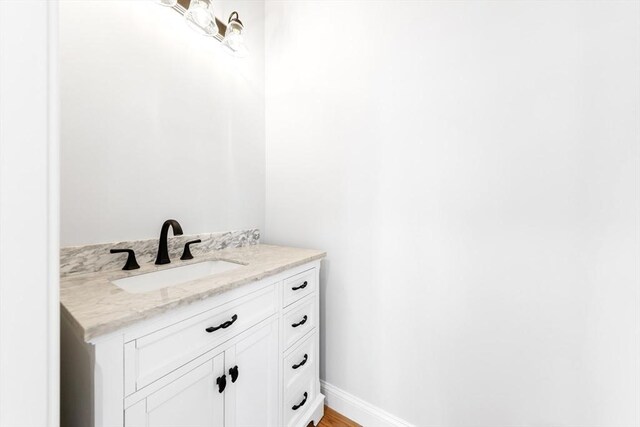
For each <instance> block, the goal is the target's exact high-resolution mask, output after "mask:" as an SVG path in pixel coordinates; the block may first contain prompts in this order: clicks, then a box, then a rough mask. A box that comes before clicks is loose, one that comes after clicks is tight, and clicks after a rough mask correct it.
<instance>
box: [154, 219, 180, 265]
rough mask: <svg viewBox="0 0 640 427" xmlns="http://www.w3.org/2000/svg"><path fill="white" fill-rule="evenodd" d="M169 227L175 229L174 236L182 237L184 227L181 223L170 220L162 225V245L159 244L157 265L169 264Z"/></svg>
mask: <svg viewBox="0 0 640 427" xmlns="http://www.w3.org/2000/svg"><path fill="white" fill-rule="evenodd" d="M169 227H171V228H172V229H173V235H174V236H182V227H181V226H180V223H179V222H178V221H176V220H175V219H168V220H166V221H165V222H164V224H162V230H160V243H159V244H158V256H157V257H156V264H158V265H161V264H169V263H170V262H171V260H170V259H169V247H168V242H167V235H168V234H169Z"/></svg>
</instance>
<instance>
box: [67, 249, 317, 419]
mask: <svg viewBox="0 0 640 427" xmlns="http://www.w3.org/2000/svg"><path fill="white" fill-rule="evenodd" d="M323 256H324V253H323V252H320V251H314V250H307V249H296V248H287V247H278V246H269V245H260V244H256V245H248V246H243V247H235V248H228V249H224V250H217V251H211V252H208V253H205V254H200V256H196V257H195V258H194V259H193V260H189V261H184V262H183V261H179V260H176V261H173V262H172V264H169V265H162V266H156V265H152V264H146V265H143V267H142V268H141V269H139V270H134V271H118V270H116V271H113V270H107V271H97V272H79V273H74V274H68V275H66V276H64V277H63V278H62V281H61V302H62V313H63V314H62V334H61V338H62V355H61V359H62V369H61V371H62V379H61V389H62V425H64V426H75V427H87V426H95V427H107V426H108V427H111V426H118V427H140V426H146V427H161V426H172V427H176V426H215V427H218V426H224V427H236V426H237V427H240V426H274V427H275V426H287V427H303V426H306V425H308V423H309V422H314V423H315V424H317V423H318V421H319V420H320V418H321V417H322V415H323V402H324V396H323V395H322V394H321V393H320V384H319V364H318V281H319V269H320V260H321V258H322V257H323ZM216 262H223V263H225V264H224V268H223V271H216V270H215V268H218V267H215V266H216V265H223V264H216ZM204 263H206V265H205V264H204ZM227 263H232V264H234V265H232V266H228V265H227ZM182 267H188V268H187V269H185V270H184V271H185V273H184V274H185V276H184V277H187V278H188V281H187V282H184V283H178V284H176V285H171V284H169V285H167V283H171V280H174V281H177V282H179V281H180V280H181V278H180V275H181V274H183V273H180V270H179V269H180V268H182ZM210 268H213V270H207V269H210ZM171 269H174V270H173V271H171ZM187 271H188V273H187ZM164 272H169V273H164ZM194 272H198V273H197V274H196V273H194ZM158 273H161V274H160V275H158ZM208 273H211V274H208ZM194 274H196V276H194ZM170 275H174V276H176V277H177V279H176V278H175V277H173V279H172V278H171V277H169V279H167V277H168V276H170ZM156 277H157V278H158V280H160V281H163V282H162V284H161V285H160V286H159V288H158V289H155V288H154V286H153V283H154V280H155V279H154V278H156ZM194 277H195V278H194ZM127 279H132V280H127ZM136 286H142V288H137V287H136ZM141 289H142V290H141Z"/></svg>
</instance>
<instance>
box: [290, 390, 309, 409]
mask: <svg viewBox="0 0 640 427" xmlns="http://www.w3.org/2000/svg"><path fill="white" fill-rule="evenodd" d="M307 396H308V395H307V392H306V391H305V392H304V399H302V402H300V403H298V404H297V405H293V406H292V407H291V409H293V410H294V411H297V410H298V409H300V408H302V407H303V406H304V404H305V403H307Z"/></svg>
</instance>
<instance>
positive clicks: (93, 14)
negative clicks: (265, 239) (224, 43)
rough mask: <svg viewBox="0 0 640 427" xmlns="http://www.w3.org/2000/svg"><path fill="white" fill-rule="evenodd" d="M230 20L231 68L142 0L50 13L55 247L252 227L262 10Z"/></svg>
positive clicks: (260, 196) (205, 42) (173, 15)
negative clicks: (54, 33)
mask: <svg viewBox="0 0 640 427" xmlns="http://www.w3.org/2000/svg"><path fill="white" fill-rule="evenodd" d="M232 10H237V11H238V12H239V13H240V17H241V19H242V21H243V23H244V24H245V27H246V37H247V45H248V47H249V49H250V51H251V54H250V55H249V56H248V57H247V58H245V59H241V60H238V59H235V58H233V57H231V56H229V55H227V54H226V53H225V52H224V51H223V50H222V48H221V46H220V43H218V42H216V41H213V40H211V39H209V38H207V37H204V36H200V35H198V34H196V33H194V32H193V31H192V30H191V29H189V28H188V27H187V25H186V24H185V22H184V18H183V17H182V16H180V15H179V14H178V13H177V12H175V11H173V10H171V9H168V8H165V7H162V6H159V5H157V4H155V2H153V1H151V0H139V1H98V0H83V1H69V0H63V1H62V2H61V5H60V62H61V73H60V77H61V115H62V121H61V141H62V153H61V156H62V159H61V160H62V163H61V171H62V175H61V180H62V182H61V188H62V200H61V209H62V210H61V218H62V225H61V243H62V245H63V246H68V245H78V244H86V243H98V242H109V241H116V240H121V239H122V240H129V239H139V238H151V237H156V236H157V235H158V233H159V229H160V226H161V224H162V222H163V221H164V220H165V219H167V218H176V219H177V220H178V221H180V223H181V224H182V226H183V229H184V231H185V233H189V234H192V233H198V232H207V231H225V230H231V229H242V228H251V227H259V228H262V227H263V222H264V46H263V40H264V3H263V2H262V1H241V2H238V1H232V0H219V1H216V14H217V16H218V17H219V18H221V19H223V20H225V21H226V18H227V17H228V16H229V14H230V13H231V11H232Z"/></svg>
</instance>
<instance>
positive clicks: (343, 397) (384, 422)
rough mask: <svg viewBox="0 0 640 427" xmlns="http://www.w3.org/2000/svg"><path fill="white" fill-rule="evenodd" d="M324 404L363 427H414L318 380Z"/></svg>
mask: <svg viewBox="0 0 640 427" xmlns="http://www.w3.org/2000/svg"><path fill="white" fill-rule="evenodd" d="M320 386H321V388H322V393H323V394H324V395H325V398H326V400H325V404H326V405H327V406H328V407H329V408H331V409H333V410H335V411H337V412H339V413H341V414H342V415H344V416H345V417H347V418H350V419H352V420H353V421H355V422H357V423H358V424H360V425H362V426H363V427H414V426H413V425H412V424H409V423H408V422H406V421H404V420H401V419H400V418H398V417H396V416H394V415H391V414H390V413H388V412H386V411H383V410H382V409H380V408H378V407H376V406H373V405H372V404H370V403H368V402H365V401H364V400H362V399H360V398H358V397H355V396H354V395H352V394H349V393H347V392H346V391H344V390H341V389H339V388H338V387H336V386H333V385H331V384H329V383H326V382H325V381H322V380H321V381H320Z"/></svg>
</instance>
